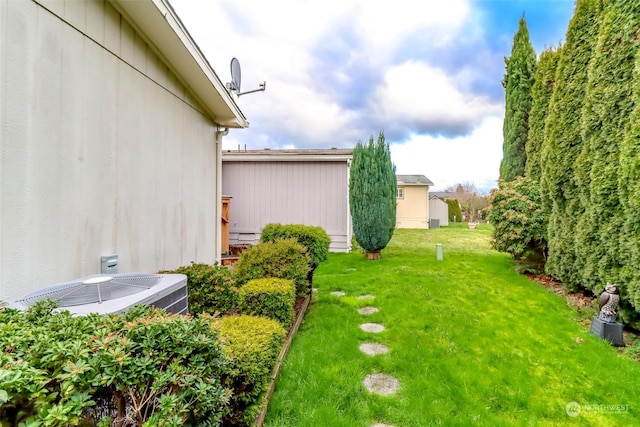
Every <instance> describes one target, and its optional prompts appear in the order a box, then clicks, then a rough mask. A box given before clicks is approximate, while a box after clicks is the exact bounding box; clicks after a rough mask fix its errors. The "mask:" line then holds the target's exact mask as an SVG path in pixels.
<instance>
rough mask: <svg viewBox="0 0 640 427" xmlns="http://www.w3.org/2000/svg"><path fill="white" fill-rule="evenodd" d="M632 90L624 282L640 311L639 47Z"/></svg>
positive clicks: (623, 187) (624, 167)
mask: <svg viewBox="0 0 640 427" xmlns="http://www.w3.org/2000/svg"><path fill="white" fill-rule="evenodd" d="M632 91H633V94H632V95H631V97H632V99H633V102H634V104H635V106H634V110H633V112H632V113H631V116H630V118H629V125H628V127H627V130H626V132H625V136H624V139H623V140H622V146H621V147H620V177H619V188H620V201H621V202H622V209H623V213H624V227H623V229H622V233H620V246H621V249H622V253H623V261H624V262H623V264H624V266H623V268H622V271H621V279H622V280H621V283H623V284H624V285H625V290H626V294H627V296H628V300H629V302H630V303H631V305H633V307H634V308H635V310H636V311H640V50H639V51H638V52H637V53H636V66H635V73H634V81H633V86H632Z"/></svg>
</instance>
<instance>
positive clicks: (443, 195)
mask: <svg viewBox="0 0 640 427" xmlns="http://www.w3.org/2000/svg"><path fill="white" fill-rule="evenodd" d="M429 194H430V195H431V196H435V197H438V198H440V199H444V200H447V199H455V198H456V196H457V195H456V193H453V192H451V191H430V192H429Z"/></svg>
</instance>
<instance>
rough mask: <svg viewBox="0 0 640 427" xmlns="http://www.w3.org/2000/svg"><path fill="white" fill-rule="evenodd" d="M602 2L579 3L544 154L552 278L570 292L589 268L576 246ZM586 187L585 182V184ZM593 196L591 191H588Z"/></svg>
mask: <svg viewBox="0 0 640 427" xmlns="http://www.w3.org/2000/svg"><path fill="white" fill-rule="evenodd" d="M601 10H602V0H579V1H578V2H577V4H576V8H575V12H574V16H573V18H572V19H571V22H570V23H569V28H568V30H567V36H566V43H565V44H564V46H563V47H562V50H561V51H560V58H559V60H558V66H557V70H556V78H555V85H554V91H553V95H552V97H551V101H550V103H549V108H548V110H549V111H548V114H547V119H546V126H545V129H544V141H543V146H542V153H541V167H542V173H541V178H540V181H541V197H542V205H543V207H544V211H545V213H547V214H548V215H549V220H548V228H547V235H548V245H549V256H548V259H547V264H546V271H547V273H549V274H551V275H553V276H554V277H556V278H558V279H560V280H562V281H563V283H564V284H565V285H566V286H567V287H570V288H575V287H577V286H578V284H579V283H580V282H581V274H580V271H582V270H583V269H584V268H588V267H587V266H585V265H583V264H582V262H581V260H582V258H580V257H578V256H577V245H576V241H575V236H576V231H577V227H578V220H579V219H580V218H583V217H584V215H583V213H584V207H583V204H582V203H580V193H581V191H580V188H581V185H580V184H581V182H580V179H579V176H578V175H579V173H581V172H588V168H587V169H584V170H582V169H579V168H576V160H577V158H578V155H579V154H580V153H581V151H582V147H583V137H582V134H581V114H580V112H581V111H582V107H583V104H584V102H585V100H584V97H585V91H586V86H587V79H588V73H587V71H588V67H589V62H590V60H591V57H592V56H593V52H594V50H595V44H596V40H597V36H598V32H599V22H600V18H599V16H600V13H601ZM582 181H583V184H584V178H583V179H582ZM587 193H588V191H587Z"/></svg>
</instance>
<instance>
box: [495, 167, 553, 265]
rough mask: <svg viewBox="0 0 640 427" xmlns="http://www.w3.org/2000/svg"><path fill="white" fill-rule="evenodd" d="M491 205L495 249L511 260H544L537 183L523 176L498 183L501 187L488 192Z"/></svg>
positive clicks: (542, 226) (541, 218) (544, 241)
mask: <svg viewBox="0 0 640 427" xmlns="http://www.w3.org/2000/svg"><path fill="white" fill-rule="evenodd" d="M490 202H491V206H490V209H489V221H490V222H491V224H492V225H493V226H494V227H495V230H494V232H493V236H492V239H491V245H492V246H493V247H494V249H496V250H498V251H501V252H507V253H509V254H511V256H512V257H513V258H514V259H526V258H528V259H540V258H544V257H545V250H546V240H545V218H544V215H543V212H542V207H541V204H540V190H539V186H538V184H537V183H536V182H534V181H532V180H531V179H529V178H526V177H524V178H523V177H516V178H515V179H514V180H512V181H509V182H505V181H503V180H500V188H499V189H498V190H493V191H492V192H491V196H490Z"/></svg>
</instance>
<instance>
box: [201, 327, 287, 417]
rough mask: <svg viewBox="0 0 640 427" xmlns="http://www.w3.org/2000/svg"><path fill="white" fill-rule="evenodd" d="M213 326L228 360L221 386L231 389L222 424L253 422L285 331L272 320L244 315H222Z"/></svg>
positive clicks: (258, 410)
mask: <svg viewBox="0 0 640 427" xmlns="http://www.w3.org/2000/svg"><path fill="white" fill-rule="evenodd" d="M213 325H214V326H213V328H214V329H218V330H219V337H220V341H221V342H222V344H223V346H222V350H223V352H224V354H225V356H226V359H227V361H228V364H227V367H226V369H225V375H224V376H223V385H224V386H225V387H226V388H228V389H229V390H231V392H232V394H231V399H230V401H229V404H228V406H227V411H226V412H225V414H224V419H223V423H222V425H223V426H249V425H253V423H254V421H255V419H256V417H257V415H258V413H259V412H260V407H261V404H262V399H263V397H264V394H265V393H266V391H267V389H268V387H269V382H270V379H271V373H272V372H273V369H274V367H275V365H276V362H277V360H278V355H279V354H280V350H281V349H282V344H283V343H284V339H285V330H284V328H283V327H282V326H281V325H280V324H279V323H278V322H276V321H275V320H272V319H267V318H265V317H256V316H244V315H243V316H228V317H224V318H222V319H220V320H218V321H216V322H214V324H213Z"/></svg>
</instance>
